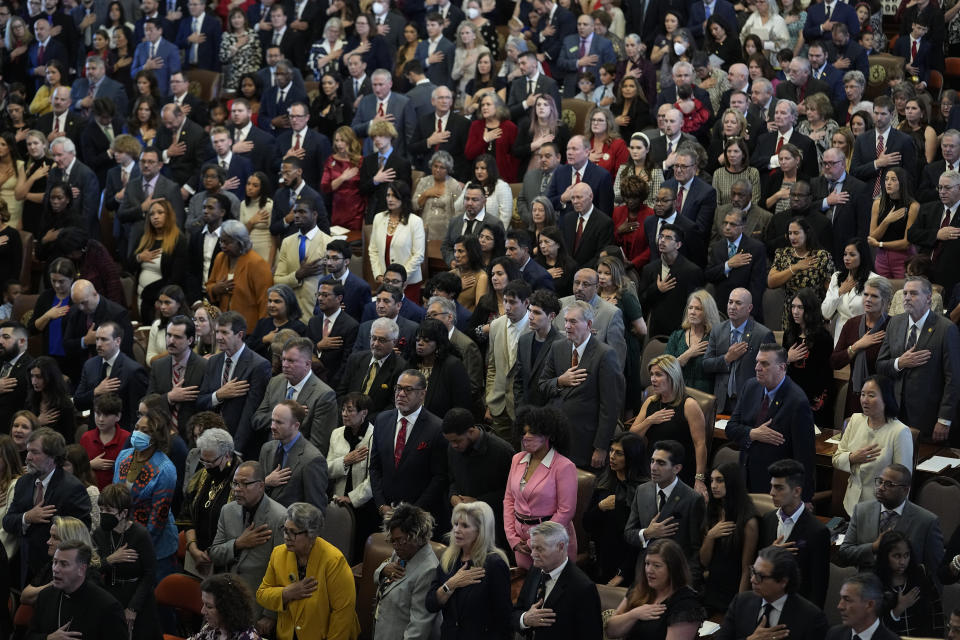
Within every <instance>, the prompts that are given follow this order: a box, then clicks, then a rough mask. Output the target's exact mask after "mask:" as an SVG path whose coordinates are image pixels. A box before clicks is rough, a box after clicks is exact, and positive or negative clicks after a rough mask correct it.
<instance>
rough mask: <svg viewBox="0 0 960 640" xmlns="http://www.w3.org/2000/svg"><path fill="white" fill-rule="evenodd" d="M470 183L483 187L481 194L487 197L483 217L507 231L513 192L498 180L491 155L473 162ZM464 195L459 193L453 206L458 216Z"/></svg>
mask: <svg viewBox="0 0 960 640" xmlns="http://www.w3.org/2000/svg"><path fill="white" fill-rule="evenodd" d="M471 182H476V183H479V184H480V185H482V186H483V192H484V193H485V194H486V196H487V202H486V205H484V211H486V214H485V215H490V216H493V217H495V218H497V219H498V220H500V224H501V225H503V228H504V229H509V228H510V222H511V220H513V191H512V190H511V189H510V185H509V184H507V183H506V182H505V181H504V180H502V179H501V178H500V172H499V170H498V169H497V162H496V159H495V158H494V157H493V156H492V155H491V154H489V153H485V154H483V155H481V156H479V157H477V158H476V159H475V160H474V161H473V180H472V181H471ZM465 195H466V191H461V192H460V195H459V196H458V197H457V199H456V201H455V202H454V204H453V206H454V211H455V212H456V215H458V216H460V215H463V212H464V204H463V199H464V196H465Z"/></svg>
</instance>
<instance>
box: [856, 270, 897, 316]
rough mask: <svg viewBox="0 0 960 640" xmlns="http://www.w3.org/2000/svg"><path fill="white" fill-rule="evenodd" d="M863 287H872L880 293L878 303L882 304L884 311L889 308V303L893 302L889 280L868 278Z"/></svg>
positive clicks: (877, 277) (881, 277)
mask: <svg viewBox="0 0 960 640" xmlns="http://www.w3.org/2000/svg"><path fill="white" fill-rule="evenodd" d="M863 286H864V287H873V288H874V289H876V290H877V291H879V292H880V302H882V303H883V308H884V309H886V308H887V307H889V306H890V301H891V300H893V285H892V284H890V281H889V280H887V279H886V278H884V277H883V276H876V277H873V278H868V279H867V281H866V282H864V283H863Z"/></svg>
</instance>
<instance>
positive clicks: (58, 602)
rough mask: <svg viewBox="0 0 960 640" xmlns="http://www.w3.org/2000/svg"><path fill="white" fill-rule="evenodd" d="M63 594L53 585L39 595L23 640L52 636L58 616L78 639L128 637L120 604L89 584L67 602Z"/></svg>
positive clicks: (105, 592)
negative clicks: (67, 621) (78, 636)
mask: <svg viewBox="0 0 960 640" xmlns="http://www.w3.org/2000/svg"><path fill="white" fill-rule="evenodd" d="M60 515H62V514H60ZM34 526H36V525H34ZM88 571H89V569H88ZM63 593H64V592H63V591H61V590H60V589H57V588H56V587H54V586H53V585H51V586H49V587H47V588H46V589H44V590H43V591H41V592H40V594H39V595H38V596H37V602H36V604H35V606H34V611H35V612H36V613H35V615H34V616H33V617H32V618H31V620H30V632H29V633H28V634H27V636H26V637H27V640H43V639H45V638H47V637H49V636H50V635H52V634H53V633H54V632H55V631H56V630H57V629H58V626H57V623H58V622H61V619H60V614H61V613H62V614H63V616H64V617H63V621H66V620H69V621H70V629H73V630H74V632H77V633H80V634H82V635H81V636H80V637H82V638H89V639H90V640H110V639H111V638H122V637H124V635H125V634H129V633H130V631H129V629H128V627H127V621H126V618H124V615H123V608H122V607H121V606H120V603H119V602H117V599H116V598H114V597H113V596H112V595H110V594H109V593H108V592H107V591H106V590H105V589H103V587H100V586H98V585H97V584H96V583H95V582H93V581H92V580H87V581H85V582H84V583H83V584H82V585H81V586H80V588H79V589H77V590H76V591H74V592H73V593H72V594H71V595H70V596H69V597H67V598H64V597H63ZM64 603H66V606H64Z"/></svg>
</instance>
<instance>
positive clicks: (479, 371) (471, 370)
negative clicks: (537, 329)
mask: <svg viewBox="0 0 960 640" xmlns="http://www.w3.org/2000/svg"><path fill="white" fill-rule="evenodd" d="M524 335H526V334H524ZM521 337H522V336H521ZM450 344H452V345H454V346H455V347H456V348H457V349H458V350H459V351H460V359H461V360H462V361H463V366H464V367H465V368H466V370H467V376H468V377H469V378H470V394H471V396H473V402H474V405H475V406H476V407H477V408H478V409H479V407H480V405H481V404H482V400H483V391H484V385H485V383H486V368H485V365H484V362H483V355H482V354H481V353H480V347H478V346H477V343H476V342H474V341H473V340H472V339H471V338H470V337H468V336H467V334H465V333H464V332H463V331H460V329H458V328H456V327H454V329H453V334H452V335H451V336H450ZM534 383H536V381H534Z"/></svg>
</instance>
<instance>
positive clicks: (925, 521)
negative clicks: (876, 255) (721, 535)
mask: <svg viewBox="0 0 960 640" xmlns="http://www.w3.org/2000/svg"><path fill="white" fill-rule="evenodd" d="M18 484H19V483H18ZM882 510H883V505H881V504H880V503H879V502H877V501H876V500H871V501H869V502H860V503H858V504H857V505H856V506H854V508H853V513H852V514H851V515H850V525H849V526H848V527H847V533H846V535H845V536H844V538H843V544H841V545H840V548H839V549H838V550H837V564H839V565H840V566H842V567H850V566H856V567H858V568H859V570H861V571H872V570H873V566H874V565H875V564H876V554H874V552H873V541H874V540H876V539H877V536H878V535H880V515H881V511H882ZM893 528H894V530H896V531H899V532H901V533H902V534H903V535H905V536H906V537H907V538H908V539H909V540H910V547H911V549H913V553H914V555H915V556H916V557H917V559H918V560H919V561H920V562H921V563H923V565H924V567H925V568H926V570H927V575H928V576H932V575H936V572H937V569H938V568H939V567H940V560H941V559H942V558H943V548H944V547H943V533H942V531H941V530H940V519H939V518H937V516H936V515H935V514H933V513H931V512H929V511H927V510H926V509H924V508H923V507H921V506H919V505H917V504H914V503H913V502H911V501H910V500H907V501H906V502H905V503H904V505H903V514H902V515H901V516H900V517H899V518H897V522H896V524H895V525H894V527H893Z"/></svg>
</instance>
